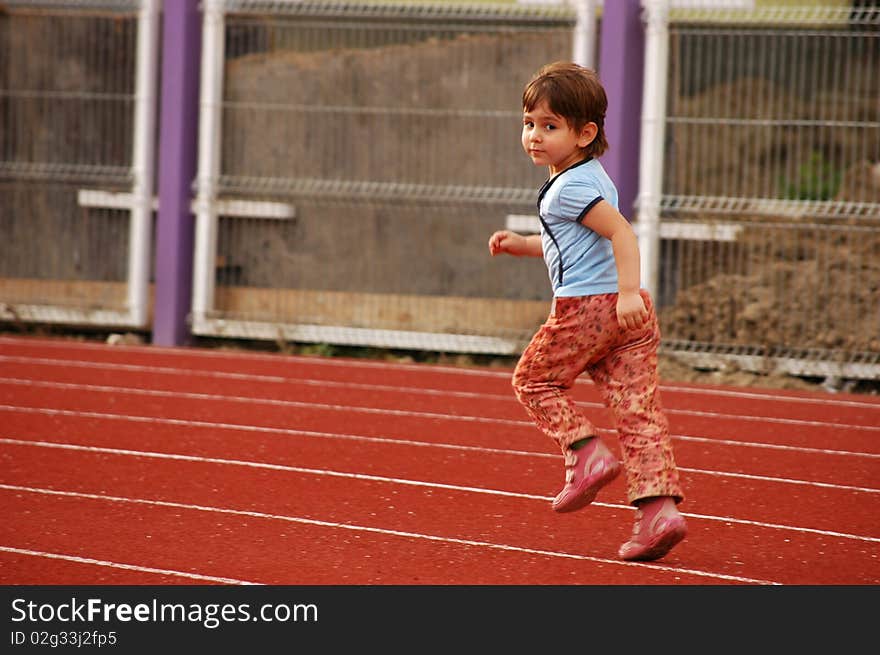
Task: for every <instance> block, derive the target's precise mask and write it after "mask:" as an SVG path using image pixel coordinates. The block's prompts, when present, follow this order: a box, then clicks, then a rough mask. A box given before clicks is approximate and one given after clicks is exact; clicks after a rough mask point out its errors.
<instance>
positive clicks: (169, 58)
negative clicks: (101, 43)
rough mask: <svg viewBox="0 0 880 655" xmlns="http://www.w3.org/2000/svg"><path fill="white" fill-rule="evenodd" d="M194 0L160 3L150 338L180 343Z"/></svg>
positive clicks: (197, 18)
mask: <svg viewBox="0 0 880 655" xmlns="http://www.w3.org/2000/svg"><path fill="white" fill-rule="evenodd" d="M199 2H200V0H175V1H174V2H166V3H164V9H163V12H164V13H163V22H162V96H161V98H162V104H161V110H160V114H159V135H160V136H159V157H158V166H159V170H158V180H159V212H158V221H157V225H156V259H155V296H154V309H153V343H154V344H157V345H163V346H178V345H185V344H186V343H187V342H188V341H189V339H190V336H191V333H190V330H189V326H188V323H187V316H188V314H189V310H190V303H191V300H192V262H193V232H194V219H193V215H192V212H191V210H190V204H191V202H192V182H193V180H194V179H195V176H196V161H197V147H198V124H199V65H200V61H201V59H200V57H201V39H202V25H201V15H200V14H199V9H198V7H199Z"/></svg>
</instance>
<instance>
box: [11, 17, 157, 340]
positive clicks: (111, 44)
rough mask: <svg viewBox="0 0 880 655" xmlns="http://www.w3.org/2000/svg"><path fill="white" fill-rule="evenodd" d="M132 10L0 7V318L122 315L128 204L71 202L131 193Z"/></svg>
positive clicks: (118, 318)
mask: <svg viewBox="0 0 880 655" xmlns="http://www.w3.org/2000/svg"><path fill="white" fill-rule="evenodd" d="M139 7H140V3H136V2H36V3H34V2H20V1H13V2H8V3H4V6H3V8H2V11H0V234H2V238H0V301H2V304H0V309H2V311H0V318H2V319H6V320H27V321H48V322H60V323H86V324H89V323H97V324H102V323H122V324H125V323H126V322H127V321H128V320H129V318H130V311H129V310H130V309H131V306H130V301H131V295H130V293H129V291H130V289H129V282H130V279H129V273H130V271H129V262H130V260H131V257H132V252H131V250H130V243H131V223H130V214H131V211H130V208H128V207H115V208H114V207H107V206H93V205H92V204H89V203H83V202H81V200H82V198H83V193H84V192H88V190H94V189H100V190H103V191H106V192H118V193H129V192H131V190H132V186H133V185H134V184H135V183H136V182H137V181H138V180H139V179H142V178H143V173H144V171H139V172H136V171H135V167H136V165H137V164H138V162H137V160H136V152H135V150H136V148H135V140H136V136H135V135H136V134H137V127H138V123H137V121H136V114H137V102H138V100H137V81H138V78H137V71H136V59H137V49H138V48H137V46H138V37H139V21H138V10H139ZM147 100H148V101H149V99H147ZM149 192H151V190H149Z"/></svg>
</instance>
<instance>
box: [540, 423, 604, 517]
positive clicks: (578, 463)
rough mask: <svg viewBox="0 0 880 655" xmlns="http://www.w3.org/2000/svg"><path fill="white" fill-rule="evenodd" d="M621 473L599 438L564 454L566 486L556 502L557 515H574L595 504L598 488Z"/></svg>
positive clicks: (555, 499)
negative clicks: (564, 513) (559, 513)
mask: <svg viewBox="0 0 880 655" xmlns="http://www.w3.org/2000/svg"><path fill="white" fill-rule="evenodd" d="M619 473H620V462H619V461H618V460H617V458H616V457H615V456H614V453H612V452H611V451H610V450H609V449H608V447H607V446H606V445H605V444H604V443H602V441H601V440H600V439H599V438H598V437H593V438H592V439H591V440H590V441H589V443H587V444H586V445H585V446H583V447H582V448H579V449H578V450H569V451H568V452H567V453H566V454H565V486H564V487H563V488H562V491H560V492H559V493H558V494H557V495H556V498H554V499H553V509H554V510H555V511H557V512H573V511H574V510H577V509H580V508H581V507H586V506H587V505H589V504H590V503H592V502H593V499H594V498H595V497H596V494H597V493H599V489H601V488H602V487H604V486H605V485H606V484H608V483H609V482H611V481H612V480H613V479H614V478H616V477H617V475H618V474H619Z"/></svg>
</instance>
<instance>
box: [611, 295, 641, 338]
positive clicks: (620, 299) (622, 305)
mask: <svg viewBox="0 0 880 655" xmlns="http://www.w3.org/2000/svg"><path fill="white" fill-rule="evenodd" d="M647 320H648V309H647V308H646V307H645V301H644V300H643V299H642V295H641V294H640V293H639V292H638V291H635V292H629V293H619V294H617V322H618V323H619V324H620V327H622V328H623V329H624V330H636V329H638V328H640V327H642V326H643V325H644V324H645V323H646V322H647Z"/></svg>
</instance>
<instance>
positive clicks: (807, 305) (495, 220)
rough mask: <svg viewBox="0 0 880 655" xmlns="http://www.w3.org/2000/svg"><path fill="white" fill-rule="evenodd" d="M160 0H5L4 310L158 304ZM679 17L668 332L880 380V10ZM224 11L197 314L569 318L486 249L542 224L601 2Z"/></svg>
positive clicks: (0, 171) (207, 121)
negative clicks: (153, 124)
mask: <svg viewBox="0 0 880 655" xmlns="http://www.w3.org/2000/svg"><path fill="white" fill-rule="evenodd" d="M150 4H153V5H155V3H144V2H135V1H133V0H132V1H124V0H123V1H117V2H112V1H110V0H106V1H103V2H101V1H98V0H80V1H75V0H69V1H67V2H63V1H57V0H56V1H48V0H45V1H36V2H24V1H22V0H13V1H11V2H7V3H5V4H4V7H5V10H4V11H3V12H0V128H2V129H0V229H2V239H0V307H2V314H0V319H2V320H6V321H8V320H19V319H21V320H30V321H48V322H65V323H66V322H80V323H94V324H102V323H112V322H114V321H116V322H118V321H119V320H122V319H124V320H130V316H131V314H130V310H131V307H132V303H133V296H132V293H131V290H132V287H133V280H134V281H135V282H136V281H137V280H138V279H141V278H143V277H144V276H145V273H144V272H143V268H144V257H145V253H149V252H150V251H151V248H152V243H151V241H152V239H153V236H152V233H151V231H150V229H149V225H148V228H147V230H143V229H140V231H138V229H136V228H134V227H133V226H134V224H135V218H133V217H134V216H135V208H136V207H138V206H139V207H140V212H141V213H140V223H141V225H143V224H144V220H143V219H144V212H145V211H147V212H149V210H150V207H151V206H150V205H149V200H150V198H149V195H150V194H149V192H151V191H152V189H151V188H150V189H146V192H145V189H144V185H145V184H146V185H150V184H151V182H152V180H151V177H150V176H151V175H152V170H148V171H144V170H143V166H142V165H143V163H144V162H146V161H149V157H148V155H149V152H148V150H149V149H148V148H145V144H144V142H143V141H141V142H139V141H138V139H139V138H140V139H142V140H143V138H144V135H145V134H146V135H147V141H148V142H150V143H151V142H154V141H155V140H156V135H155V131H154V129H146V130H145V129H139V126H149V125H150V123H149V121H146V122H145V121H144V117H143V109H144V106H145V104H144V103H146V104H147V105H149V103H150V102H153V103H155V97H153V98H152V100H151V99H150V97H149V94H146V95H145V94H144V93H143V92H142V90H143V89H144V88H149V85H147V86H146V87H144V86H142V85H143V84H144V83H145V79H144V77H143V68H142V62H141V60H140V59H139V57H140V55H139V53H140V52H141V51H142V50H141V46H142V45H143V44H142V42H141V41H139V39H142V38H143V36H144V22H143V17H144V8H145V7H146V6H147V5H150ZM590 4H591V5H593V4H595V5H597V6H598V5H601V3H590ZM645 4H646V6H647V3H645ZM667 8H668V9H669V11H668V13H666V14H664V21H665V28H666V29H667V30H668V31H667V38H668V40H669V41H668V45H669V48H668V52H669V56H668V62H667V63H668V85H667V86H666V89H667V94H666V99H665V115H664V116H663V121H664V126H665V140H664V142H663V148H662V153H661V154H660V158H661V160H662V161H661V162H660V164H661V168H662V172H663V177H662V185H661V189H662V192H661V194H660V197H659V207H658V211H659V213H660V222H659V236H660V258H659V259H660V266H659V269H660V270H659V280H658V282H659V284H658V288H657V296H658V307H659V310H660V313H661V324H662V326H663V332H664V349H666V350H668V351H673V352H676V353H679V354H682V355H686V356H687V357H689V358H691V359H692V360H693V361H694V362H696V363H698V364H700V365H707V366H713V365H716V364H717V363H718V362H721V361H726V360H728V359H735V360H737V361H738V362H740V363H741V364H744V365H746V366H747V367H748V368H752V369H762V370H766V369H768V368H782V369H783V370H786V371H788V372H792V373H795V374H805V375H840V376H842V377H855V378H875V379H876V378H880V342H878V337H877V335H880V270H878V265H877V263H876V262H877V261H880V259H878V255H880V72H878V71H880V9H878V7H877V3H876V2H863V1H857V2H849V1H844V0H826V1H817V0H809V1H808V0H800V1H797V2H795V1H786V0H736V1H734V0H674V1H673V2H671V3H670V4H669V6H668V7H667ZM201 9H202V11H203V12H205V16H206V23H205V25H206V29H208V28H210V25H214V26H215V27H216V26H217V25H219V27H220V29H219V32H218V33H219V35H220V36H219V38H218V39H217V40H216V41H212V40H211V39H210V38H209V39H206V40H205V42H204V47H205V52H204V53H203V66H204V61H210V60H211V58H212V57H217V58H218V61H219V64H218V67H217V72H218V77H217V81H218V84H219V86H218V88H217V89H215V91H216V92H217V97H216V103H214V101H213V99H212V96H210V94H206V93H205V92H203V96H202V105H201V109H202V118H201V127H202V131H203V132H204V133H205V135H204V137H203V139H204V143H205V144H208V145H210V146H211V148H214V149H215V152H214V153H213V154H212V157H213V159H210V158H209V159H208V160H206V161H205V162H202V163H203V164H204V165H203V166H202V167H201V168H200V171H199V176H198V179H196V180H194V185H193V187H194V188H193V197H194V200H195V207H196V215H197V222H198V225H199V226H200V228H199V233H198V236H197V240H198V242H199V243H198V247H197V253H196V278H195V280H194V289H195V293H194V295H195V300H194V305H193V329H194V332H195V333H196V334H203V335H212V336H230V337H249V338H262V339H283V340H290V341H312V342H327V343H334V344H348V345H373V346H382V347H391V348H421V349H429V350H441V351H451V352H480V353H504V354H514V353H517V352H518V351H519V350H520V349H521V348H522V346H523V345H524V344H525V342H526V341H527V340H528V338H529V337H530V336H531V334H532V333H533V331H534V330H535V329H536V327H537V326H538V325H539V324H540V323H541V321H542V320H543V319H544V317H545V316H546V312H547V308H548V300H549V293H550V291H549V289H550V286H549V283H548V280H547V277H546V271H545V269H544V267H543V264H542V263H541V262H540V261H538V260H522V259H513V258H494V259H493V258H490V257H488V253H487V248H486V240H487V238H488V235H489V234H490V233H491V232H492V231H493V230H495V229H498V228H501V227H504V226H514V225H519V226H520V227H521V228H522V229H524V230H527V229H530V228H529V225H527V223H529V222H528V221H527V220H526V221H525V222H523V220H521V219H523V217H528V216H530V215H533V214H534V199H535V192H536V189H537V188H538V187H539V186H540V184H541V183H542V182H543V177H544V175H543V171H540V170H537V169H535V168H534V167H533V166H532V165H531V164H530V163H529V162H528V160H527V158H525V157H524V156H523V155H522V152H521V148H520V146H519V130H520V127H519V124H520V111H519V102H520V93H521V89H522V84H523V82H524V80H525V79H527V78H528V76H529V75H531V73H532V72H534V70H535V69H536V68H537V67H538V66H540V65H541V64H542V63H545V62H547V61H551V60H554V59H567V58H570V57H571V53H572V46H573V42H574V41H575V40H576V39H575V32H576V31H577V30H578V26H579V21H583V13H582V11H581V13H580V14H579V13H578V9H577V8H576V7H575V6H574V5H573V4H566V3H549V4H548V3H540V4H531V5H530V4H516V3H496V2H488V3H480V4H455V3H446V2H420V3H392V2H327V1H320V2H319V1H313V2H284V1H281V0H278V1H268V0H228V1H226V2H222V1H220V0H206V1H205V2H203V3H202V4H201ZM581 10H582V8H581ZM208 18H210V19H211V20H207V19H208ZM212 20H213V21H215V22H213V23H212V22H211V21H212ZM592 20H595V21H597V23H598V22H599V21H601V16H593V17H592ZM581 26H582V23H581ZM595 34H596V35H597V37H598V35H599V34H600V32H599V31H598V30H595ZM153 43H154V46H153V47H154V49H155V47H156V46H155V42H153ZM212 48H213V50H212ZM593 48H594V50H595V51H596V52H598V43H594V44H593ZM156 54H157V53H156V52H155V51H154V52H153V55H154V58H155V56H156ZM650 64H651V62H649V61H648V62H646V65H650ZM599 67H600V69H601V62H599ZM203 70H205V69H204V68H203ZM645 73H646V75H648V74H650V71H649V70H646V71H645ZM212 79H213V78H212ZM147 81H148V80H147ZM204 84H205V79H204V76H203V85H204ZM612 111H613V108H612ZM139 121H140V122H139ZM215 124H216V125H215ZM215 126H216V132H215V131H214V128H215ZM139 135H140V136H139ZM612 147H614V144H612ZM642 156H643V157H649V156H653V155H652V154H651V153H643V155H642ZM145 173H147V174H146V175H145ZM145 202H146V203H147V205H146V206H145V205H144V203H145ZM150 220H151V217H148V218H147V222H149V221H150ZM517 220H519V223H517ZM637 227H638V226H637ZM133 230H134V231H133ZM138 253H139V254H138ZM199 253H201V255H199ZM138 256H139V257H140V268H139V267H138V265H137V264H136V263H134V264H133V258H134V259H136V258H137V257H138ZM139 270H140V271H141V272H140V273H138V271H139ZM147 273H148V272H147ZM120 317H122V319H121V318H120ZM126 317H128V318H126ZM139 325H141V326H142V327H143V326H145V325H146V324H145V323H140V324H139Z"/></svg>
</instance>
